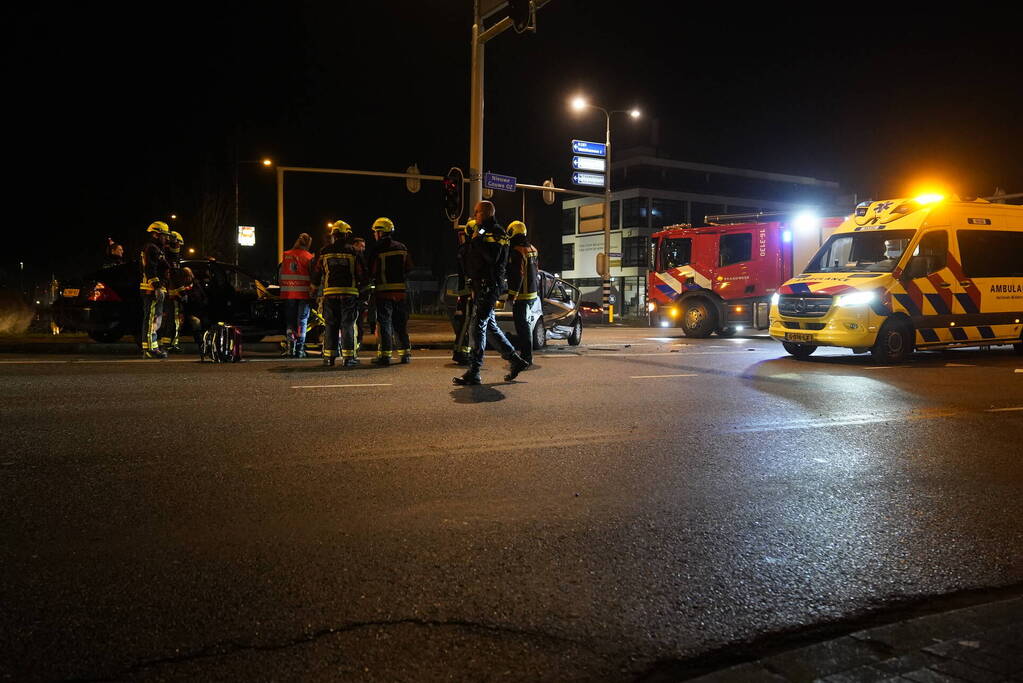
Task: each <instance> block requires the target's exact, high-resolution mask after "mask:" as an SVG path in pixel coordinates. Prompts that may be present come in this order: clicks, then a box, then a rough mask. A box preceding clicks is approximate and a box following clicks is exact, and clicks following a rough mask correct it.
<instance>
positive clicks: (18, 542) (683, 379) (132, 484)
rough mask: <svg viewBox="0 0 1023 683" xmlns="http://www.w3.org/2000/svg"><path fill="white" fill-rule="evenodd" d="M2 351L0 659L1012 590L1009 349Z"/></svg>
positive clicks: (1021, 525) (409, 634) (403, 637)
mask: <svg viewBox="0 0 1023 683" xmlns="http://www.w3.org/2000/svg"><path fill="white" fill-rule="evenodd" d="M652 334H656V332H654V331H652V330H604V331H599V332H598V331H592V330H591V331H588V332H587V344H588V345H586V346H583V347H577V348H571V347H567V346H561V345H560V343H559V346H557V347H553V348H552V349H551V350H549V351H547V352H545V353H543V354H540V355H538V356H537V359H536V365H535V367H534V368H533V369H530V370H529V371H527V372H525V373H523V374H522V375H521V376H520V378H519V381H517V382H513V383H505V382H502V381H500V380H501V376H502V375H503V374H504V364H503V363H501V362H500V361H499V359H497V358H489V359H488V361H487V364H486V366H485V368H484V381H485V382H490V383H487V384H484V385H483V386H480V387H465V388H460V387H454V386H452V385H451V383H450V378H451V377H452V376H453V375H454V374H456V370H457V369H456V368H455V367H454V366H452V365H451V364H450V362H449V361H448V360H447V354H446V353H445V352H442V351H423V352H419V353H417V354H416V356H415V360H414V362H413V363H412V364H411V365H408V366H392V367H389V368H375V367H373V366H363V367H360V368H358V369H354V370H342V369H340V368H338V369H323V368H321V367H320V366H319V361H318V360H316V359H313V360H310V361H279V360H274V359H253V360H252V361H250V362H246V363H243V364H240V365H234V366H212V365H200V364H198V363H195V362H193V361H192V360H191V359H174V360H172V361H136V360H127V359H117V358H111V359H102V358H100V359H97V358H92V357H90V358H89V359H88V360H83V361H69V359H67V358H64V357H52V356H51V357H26V356H19V357H14V356H5V357H3V358H0V388H2V396H0V433H2V446H0V450H2V456H0V535H2V538H3V542H2V543H0V645H2V655H0V676H4V677H7V678H13V679H19V680H25V679H55V678H70V679H107V678H114V679H122V678H130V679H143V680H150V679H152V680H181V679H195V678H201V679H206V680H210V679H216V680H224V679H258V680H265V679H294V678H303V679H307V680H319V679H336V678H338V677H341V678H345V679H351V680H374V681H375V680H491V679H505V680H559V681H560V680H636V679H643V678H644V677H646V676H648V675H649V674H650V673H651V672H652V671H656V670H657V669H658V667H660V666H663V665H664V664H665V663H666V662H673V661H677V660H682V659H685V658H688V657H692V656H695V655H700V654H702V653H706V652H709V651H712V650H716V649H718V648H720V647H721V646H723V645H726V644H728V643H736V642H743V641H749V640H753V639H757V638H761V637H763V636H764V635H765V634H772V633H779V632H784V631H789V630H794V629H800V628H805V627H809V626H814V625H820V624H826V623H832V622H837V621H840V620H843V619H850V618H855V617H857V616H858V615H863V614H865V613H870V612H872V611H876V610H883V609H885V608H887V607H890V606H892V605H897V604H902V603H903V602H904V601H907V600H915V599H920V598H926V597H930V596H938V595H945V594H949V593H955V592H958V591H964V590H970V589H979V588H992V587H999V586H1008V585H1023V550H1021V549H1023V522H1021V519H1023V495H1021V494H1023V446H1021V444H1023V357H1020V356H1017V355H1015V354H1014V353H1013V352H1012V350H1011V349H1010V348H1008V347H1000V348H996V349H990V350H986V351H955V352H949V353H945V354H926V355H919V356H918V357H917V358H915V359H914V361H913V362H911V363H908V364H906V365H903V366H891V367H878V366H876V365H874V363H873V362H872V361H871V360H870V358H869V356H858V357H854V356H852V355H851V354H849V353H848V352H845V351H835V352H833V353H831V352H826V351H821V352H818V353H819V355H818V356H814V357H813V359H812V360H811V361H807V362H800V361H796V360H794V359H790V358H788V357H787V356H785V354H784V352H782V350H781V349H780V346H779V345H777V344H776V343H774V342H771V341H769V340H766V339H731V340H721V339H708V340H702V341H692V340H685V339H679V338H675V337H670V338H669V337H665V338H654V337H652V336H651V335H652Z"/></svg>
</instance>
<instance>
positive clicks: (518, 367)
mask: <svg viewBox="0 0 1023 683" xmlns="http://www.w3.org/2000/svg"><path fill="white" fill-rule="evenodd" d="M508 364H509V365H510V366H511V370H510V372H509V373H508V374H507V375H505V376H504V381H505V382H510V381H512V380H513V379H515V378H516V377H518V376H519V373H520V372H522V371H523V370H525V369H526V368H528V367H529V361H527V360H526V359H524V358H523V357H522V356H520V355H519V354H518V353H513V354H511V355H510V356H508Z"/></svg>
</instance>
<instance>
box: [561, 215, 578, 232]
mask: <svg viewBox="0 0 1023 683" xmlns="http://www.w3.org/2000/svg"><path fill="white" fill-rule="evenodd" d="M561 234H562V235H574V234H575V209H562V211H561Z"/></svg>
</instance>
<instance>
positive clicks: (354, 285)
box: [313, 242, 366, 296]
mask: <svg viewBox="0 0 1023 683" xmlns="http://www.w3.org/2000/svg"><path fill="white" fill-rule="evenodd" d="M313 279H314V281H315V282H316V283H317V284H322V285H323V296H358V294H359V289H360V288H361V287H362V286H363V285H364V284H365V280H366V270H365V267H364V266H363V262H362V258H361V257H360V256H359V255H358V254H357V253H356V252H355V250H354V249H353V248H352V246H351V244H349V243H345V242H339V243H335V244H328V245H327V246H325V247H324V248H323V249H322V250H320V256H319V258H318V259H317V261H316V272H315V273H314V274H313Z"/></svg>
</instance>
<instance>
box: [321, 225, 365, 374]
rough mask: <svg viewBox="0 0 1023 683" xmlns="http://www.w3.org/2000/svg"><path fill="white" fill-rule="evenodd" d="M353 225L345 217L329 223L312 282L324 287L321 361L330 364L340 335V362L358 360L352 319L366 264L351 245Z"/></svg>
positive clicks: (363, 279)
mask: <svg viewBox="0 0 1023 683" xmlns="http://www.w3.org/2000/svg"><path fill="white" fill-rule="evenodd" d="M351 234H352V229H351V227H350V226H349V225H348V224H347V223H345V222H344V221H336V222H334V223H333V224H332V225H331V229H330V239H331V242H330V243H329V244H327V245H325V246H324V247H323V248H322V249H321V250H320V253H319V256H318V258H317V260H316V268H315V269H314V271H313V283H314V284H316V285H319V286H322V288H323V311H322V312H323V319H324V323H325V326H324V330H323V364H324V365H327V366H333V365H334V360H335V357H336V356H337V340H338V335H339V333H340V337H341V356H342V358H343V359H344V360H343V365H344V366H345V367H351V366H354V365H358V364H359V359H358V357H357V356H356V355H355V323H356V320H357V319H358V316H359V290H360V289H361V288H362V287H364V286H365V283H366V265H365V262H364V261H363V260H362V257H361V256H360V255H359V254H358V253H357V252H356V251H355V248H354V247H353V246H352V238H351Z"/></svg>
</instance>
